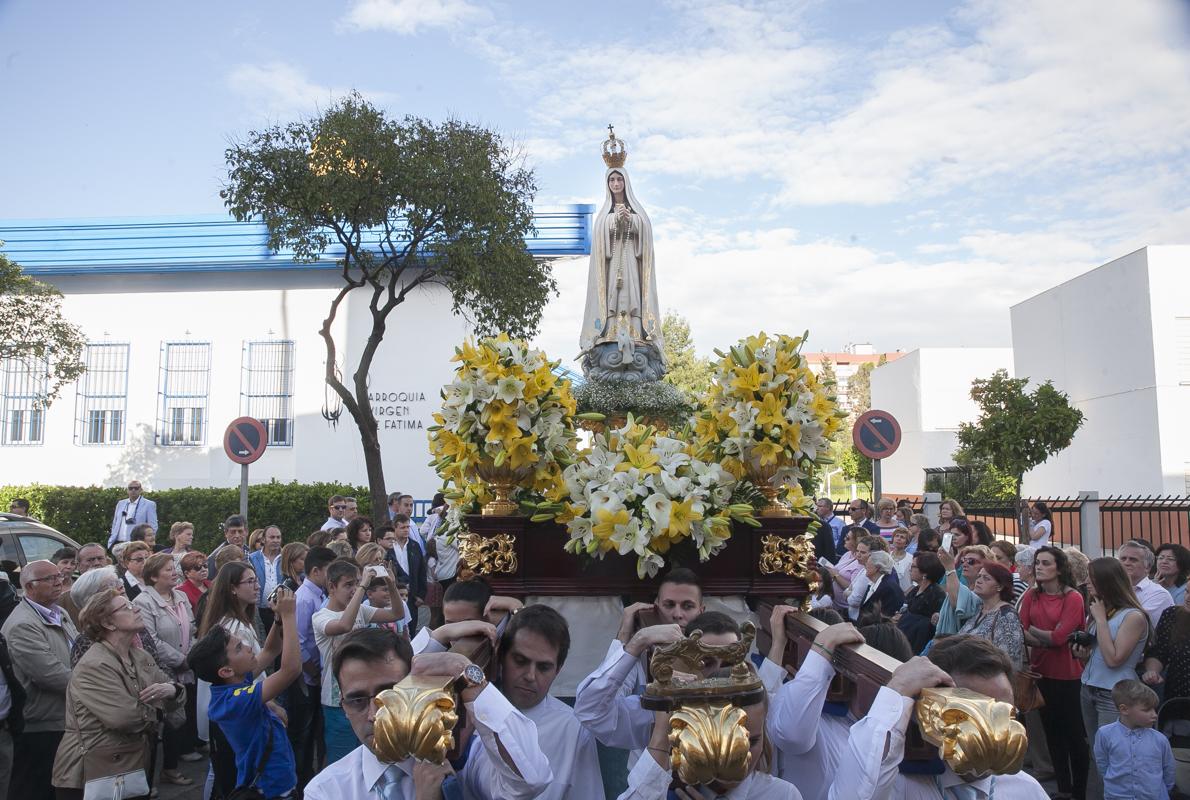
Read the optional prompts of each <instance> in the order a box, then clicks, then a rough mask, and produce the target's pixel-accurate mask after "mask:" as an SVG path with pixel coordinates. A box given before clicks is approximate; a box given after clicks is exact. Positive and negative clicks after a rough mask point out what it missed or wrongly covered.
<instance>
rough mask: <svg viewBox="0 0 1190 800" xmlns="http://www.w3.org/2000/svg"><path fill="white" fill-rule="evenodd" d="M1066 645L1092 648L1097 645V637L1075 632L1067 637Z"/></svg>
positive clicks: (1083, 632) (1084, 632)
mask: <svg viewBox="0 0 1190 800" xmlns="http://www.w3.org/2000/svg"><path fill="white" fill-rule="evenodd" d="M1066 644H1076V645H1078V646H1079V647H1091V646H1092V645H1094V644H1095V637H1094V636H1092V635H1091V634H1089V633H1087V632H1086V631H1075V632H1074V633H1072V634H1070V635H1069V636H1067V637H1066Z"/></svg>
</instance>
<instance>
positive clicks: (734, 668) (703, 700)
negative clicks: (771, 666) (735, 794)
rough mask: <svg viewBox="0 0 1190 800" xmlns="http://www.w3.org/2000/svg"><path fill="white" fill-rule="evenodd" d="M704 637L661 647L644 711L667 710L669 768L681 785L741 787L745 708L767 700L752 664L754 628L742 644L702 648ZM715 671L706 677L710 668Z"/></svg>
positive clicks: (746, 749)
mask: <svg viewBox="0 0 1190 800" xmlns="http://www.w3.org/2000/svg"><path fill="white" fill-rule="evenodd" d="M701 638H702V632H701V631H695V632H694V633H693V634H691V635H690V636H688V637H686V638H684V639H681V640H679V641H677V642H674V643H673V644H670V645H666V646H664V647H659V648H657V651H656V652H655V653H654V655H653V658H652V660H651V661H650V670H651V672H652V674H653V677H654V680H653V681H652V682H651V683H650V684H649V685H648V686H647V687H646V688H645V692H644V695H643V696H642V698H641V706H642V707H644V708H647V709H650V710H655V711H669V712H670V718H669V724H670V732H669V745H670V763H671V765H672V767H673V769H674V771H675V772H676V773H677V777H678V780H680V781H681V782H682V783H684V784H687V785H691V786H695V785H702V784H706V783H711V782H713V781H727V782H733V783H734V782H738V781H741V780H743V779H744V778H745V777H747V775H748V772H749V770H750V769H751V764H750V761H749V751H750V744H749V737H748V728H747V713H746V712H745V710H744V709H745V708H747V707H748V706H751V705H755V704H757V703H761V702H763V701H764V697H765V690H764V684H763V683H762V682H761V680H760V678H759V676H758V675H757V674H756V669H755V668H754V667H753V666H752V664H751V663H749V661H748V651H749V649H751V647H752V642H753V640H754V639H755V638H756V626H754V625H753V624H752V623H748V624H746V625H745V626H744V627H743V630H742V638H741V640H740V641H739V642H736V643H734V644H729V645H719V646H712V645H704V644H703V643H702V642H701ZM712 666H713V667H715V669H713V670H711V674H710V675H707V674H706V672H707V670H708V667H712Z"/></svg>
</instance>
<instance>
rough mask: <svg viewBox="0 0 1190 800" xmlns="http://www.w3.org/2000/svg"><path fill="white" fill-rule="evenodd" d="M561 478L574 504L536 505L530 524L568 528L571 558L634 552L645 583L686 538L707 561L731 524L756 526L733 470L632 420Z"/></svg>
mask: <svg viewBox="0 0 1190 800" xmlns="http://www.w3.org/2000/svg"><path fill="white" fill-rule="evenodd" d="M562 479H563V481H564V482H565V484H566V489H567V491H568V493H569V499H568V500H567V501H565V502H560V503H552V502H545V503H541V504H539V505H538V513H537V514H536V515H534V517H533V519H534V520H535V521H543V520H547V519H555V520H557V521H558V522H561V523H565V525H566V528H567V531H568V532H569V534H570V539H569V541H568V542H567V543H566V550H567V551H568V552H571V553H576V554H582V553H585V554H587V555H590V556H593V557H595V558H603V557H604V555H606V554H607V553H610V552H616V553H619V554H620V555H628V554H630V553H634V554H635V555H636V557H637V563H636V572H637V576H638V577H640V578H642V579H643V578H644V577H645V576H649V577H652V576H654V575H656V574H657V572H658V570H660V569H661V567H662V566H664V564H665V559H664V555H665V554H666V553H667V552H669V550H670V548H671V547H672V546H673V545H675V544H677V543H678V542H682V541H683V540H686V539H689V540H690V541H691V542H692V543H693V544H694V546H695V549H696V550H697V552H698V557H699V559H700V560H701V561H706V560H707V559H709V558H710V557H711V556H713V555H715V554H716V553H718V552H719V551H720V550H722V549H723V547H724V545H725V544H726V543H727V540H728V539H729V538H730V537H731V522H732V520H738V521H740V522H744V523H746V524H749V525H759V523H758V522H757V521H756V520H755V518H754V517H753V514H752V510H753V509H752V505H751V504H750V503H746V502H735V503H733V502H732V498H733V495H734V493H735V491H736V489H737V487H738V486H739V482H738V481H737V479H736V478H735V477H734V476H733V475H732V474H731V473H730V472H728V471H727V470H725V469H723V468H722V467H721V466H719V465H718V464H716V463H713V462H707V461H703V460H701V459H699V458H698V457H697V456H696V450H695V445H693V444H690V443H687V442H685V441H682V440H681V439H676V438H672V437H669V436H662V435H659V434H658V432H657V429H656V428H654V427H652V426H645V425H641V424H639V423H637V422H636V421H635V420H634V419H633V418H632V416H631V415H629V417H628V421H627V423H626V424H625V425H624V426H623V427H620V428H614V429H611V430H605V431H603V432H601V433H599V434H597V435H596V436H595V437H594V441H593V443H592V447H591V448H590V449H589V450H588V451H586V452H585V453H583V454H582V455H581V456H580V458H579V460H578V461H576V462H575V463H574V464H571V465H570V466H568V467H567V468H566V469H565V470H564V471H563V473H562Z"/></svg>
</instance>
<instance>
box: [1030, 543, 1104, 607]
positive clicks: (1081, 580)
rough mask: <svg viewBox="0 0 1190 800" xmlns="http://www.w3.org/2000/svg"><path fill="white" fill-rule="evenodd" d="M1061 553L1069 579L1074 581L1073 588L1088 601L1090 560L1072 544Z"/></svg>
mask: <svg viewBox="0 0 1190 800" xmlns="http://www.w3.org/2000/svg"><path fill="white" fill-rule="evenodd" d="M1051 546H1052V545H1051ZM1035 549H1036V548H1035ZM1062 552H1063V553H1065V554H1066V563H1068V564H1069V565H1070V577H1071V578H1072V579H1073V580H1074V588H1075V589H1078V593H1079V594H1081V595H1082V596H1083V599H1084V600H1090V594H1089V593H1088V589H1089V588H1090V587H1089V583H1090V580H1091V572H1090V570H1091V559H1090V558H1088V557H1087V554H1086V553H1084V552H1083V551H1082V550H1079V549H1078V548H1077V547H1075V546H1074V545H1072V544H1068V545H1066V546H1065V547H1063V548H1062Z"/></svg>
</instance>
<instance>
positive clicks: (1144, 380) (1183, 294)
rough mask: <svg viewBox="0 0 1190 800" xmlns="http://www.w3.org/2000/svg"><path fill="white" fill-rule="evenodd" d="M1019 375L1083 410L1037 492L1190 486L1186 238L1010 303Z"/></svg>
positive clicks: (1034, 485) (1029, 481) (1036, 484)
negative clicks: (1042, 384) (1057, 392)
mask: <svg viewBox="0 0 1190 800" xmlns="http://www.w3.org/2000/svg"><path fill="white" fill-rule="evenodd" d="M1012 344H1013V352H1014V354H1015V363H1016V374H1017V375H1020V376H1028V377H1029V378H1030V380H1031V382H1032V383H1039V382H1041V381H1045V380H1052V381H1053V382H1054V386H1055V387H1057V388H1058V389H1060V390H1062V391H1063V392H1066V393H1067V394H1069V395H1070V399H1071V401H1072V402H1073V404H1074V405H1075V406H1077V407H1078V408H1079V409H1080V410H1082V412H1083V414H1084V415H1085V416H1086V421H1085V422H1084V424H1083V427H1082V429H1081V430H1079V432H1078V433H1077V434H1076V435H1075V437H1074V442H1073V443H1072V444H1071V446H1070V447H1069V448H1067V449H1066V450H1064V451H1063V452H1062V453H1060V454H1059V455H1057V456H1055V457H1054V458H1051V459H1050V460H1049V461H1047V462H1046V463H1045V464H1043V465H1041V466H1039V467H1037V468H1036V469H1034V470H1032V471H1031V472H1030V473H1029V474H1028V475H1026V476H1025V482H1024V486H1023V491H1024V493H1025V494H1027V495H1032V496H1053V495H1058V494H1062V495H1067V494H1072V493H1074V492H1076V491H1080V490H1091V491H1098V492H1099V493H1100V494H1101V495H1108V494H1145V495H1148V494H1179V495H1180V494H1190V246H1185V245H1183V246H1171V247H1144V248H1142V249H1140V250H1137V251H1136V252H1134V253H1129V254H1128V255H1126V256H1123V257H1122V258H1117V259H1116V260H1114V261H1111V262H1109V263H1107V264H1104V265H1103V266H1101V267H1098V268H1097V269H1093V270H1091V271H1090V272H1087V273H1085V274H1083V275H1079V276H1078V277H1076V278H1074V279H1072V280H1069V281H1067V282H1066V283H1063V284H1061V285H1059V286H1055V287H1054V288H1052V289H1049V290H1048V291H1045V292H1042V293H1041V294H1039V295H1037V296H1036V297H1031V298H1029V299H1028V300H1025V301H1024V302H1021V303H1018V304H1017V305H1015V306H1013V307H1012Z"/></svg>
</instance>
